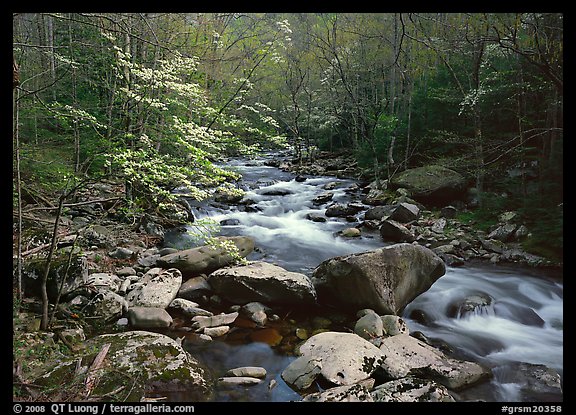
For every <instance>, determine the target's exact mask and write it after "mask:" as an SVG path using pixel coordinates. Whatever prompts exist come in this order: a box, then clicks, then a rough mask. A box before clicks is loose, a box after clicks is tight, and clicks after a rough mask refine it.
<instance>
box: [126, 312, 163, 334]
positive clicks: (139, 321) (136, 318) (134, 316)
mask: <svg viewBox="0 0 576 415" xmlns="http://www.w3.org/2000/svg"><path fill="white" fill-rule="evenodd" d="M128 322H129V323H130V326H132V328H134V329H152V328H166V327H170V325H171V324H172V317H171V316H170V314H168V312H167V311H166V310H165V309H163V308H158V307H131V308H129V309H128Z"/></svg>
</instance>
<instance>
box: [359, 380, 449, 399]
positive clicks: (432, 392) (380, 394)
mask: <svg viewBox="0 0 576 415" xmlns="http://www.w3.org/2000/svg"><path fill="white" fill-rule="evenodd" d="M370 394H371V395H372V398H373V400H374V402H454V398H453V397H452V395H450V392H448V389H446V387H444V386H442V385H440V384H438V383H436V382H434V381H433V380H424V379H419V378H415V377H412V376H408V377H405V378H402V379H397V380H392V381H390V382H386V383H383V384H382V385H378V386H377V387H376V388H374V390H373V391H372V392H371V393H370Z"/></svg>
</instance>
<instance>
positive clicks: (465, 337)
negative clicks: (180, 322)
mask: <svg viewBox="0 0 576 415" xmlns="http://www.w3.org/2000/svg"><path fill="white" fill-rule="evenodd" d="M228 166H230V167H232V168H233V169H235V170H236V171H238V172H239V173H241V174H242V176H243V179H242V181H241V183H240V184H239V185H240V186H241V188H243V190H245V191H246V196H245V198H246V199H250V200H252V201H253V202H254V204H253V205H252V207H255V208H256V210H257V211H253V212H245V211H242V210H241V209H238V207H236V206H232V207H230V208H222V207H213V206H209V205H208V206H204V207H199V208H197V209H196V210H195V212H194V213H195V216H196V218H198V219H202V218H210V219H212V220H214V221H215V222H217V223H219V222H221V221H224V220H229V219H235V221H229V222H228V223H233V225H229V226H223V227H222V229H221V232H220V234H221V235H227V236H232V235H245V236H250V237H252V238H254V240H255V241H256V246H257V250H256V252H254V253H253V254H251V255H250V256H249V257H248V259H249V260H263V261H267V262H271V263H274V264H276V265H279V266H281V267H283V268H285V269H287V270H289V271H295V272H301V273H304V274H306V275H308V276H310V275H311V272H312V270H313V269H314V268H315V267H316V266H317V265H318V264H320V262H322V261H324V260H326V259H328V258H331V257H334V256H339V255H346V254H350V253H356V252H363V251H368V250H372V249H376V248H380V247H383V246H385V245H389V244H388V243H384V242H382V240H381V239H380V236H379V234H378V232H377V231H374V232H372V233H370V232H366V231H365V229H363V230H362V231H363V233H362V237H361V238H343V237H341V236H338V235H337V232H338V231H341V230H343V229H345V228H347V227H351V226H354V225H357V224H358V223H349V222H347V221H346V220H345V219H343V218H327V219H328V220H327V222H323V223H322V222H313V221H311V220H309V219H307V218H306V216H307V214H309V213H312V214H314V213H316V214H321V215H322V214H324V212H325V209H326V204H323V205H320V206H318V205H314V203H313V202H312V200H313V199H314V198H315V197H317V196H319V195H321V194H324V193H326V192H332V193H334V196H333V199H332V201H331V202H340V203H347V202H349V201H352V199H353V200H358V199H359V198H360V197H359V194H358V193H356V194H354V192H353V191H348V192H347V189H350V188H351V186H353V184H354V182H353V181H352V180H346V179H337V178H334V177H315V178H308V179H307V180H306V181H304V182H297V181H296V180H295V179H294V175H293V174H291V173H287V172H283V171H281V170H279V169H277V168H274V167H269V166H266V165H264V160H250V161H248V160H232V161H230V162H229V164H228ZM327 185H329V186H328V187H330V188H332V187H333V188H332V189H331V190H327V189H326V186H327ZM274 194H276V195H274ZM279 194H280V195H279ZM331 202H329V203H331ZM187 244H189V246H187ZM192 244H193V240H192V239H191V238H190V237H188V236H187V234H186V233H182V232H181V231H175V232H168V233H167V234H166V237H165V245H166V246H175V247H178V248H179V249H184V248H187V247H190V246H192ZM561 281H562V278H561V276H557V275H556V276H549V275H546V274H545V273H544V272H540V271H537V270H534V269H527V268H520V267H507V266H501V265H492V264H491V265H467V266H464V267H460V268H451V267H448V268H447V271H446V274H445V275H444V276H443V277H441V278H440V279H438V280H437V281H436V282H435V283H434V284H433V285H432V287H431V288H430V289H429V290H428V291H426V292H425V293H423V294H421V295H420V296H419V297H417V298H416V299H415V300H414V301H412V302H411V303H410V304H409V305H408V306H407V307H406V308H405V310H403V312H402V316H403V318H405V319H406V321H407V323H408V326H409V328H410V331H411V332H412V333H414V332H416V331H420V332H422V333H423V334H424V335H425V336H426V337H428V338H429V339H431V340H432V341H433V342H436V343H438V344H444V345H445V346H447V347H448V349H450V350H451V351H452V352H453V354H454V356H456V357H460V358H463V359H467V360H472V361H476V362H478V363H481V364H484V365H486V366H488V367H490V368H492V369H493V374H494V376H493V378H492V379H491V380H490V381H488V382H485V383H484V384H483V385H481V386H479V387H474V388H470V389H469V390H465V391H462V392H460V396H461V398H462V399H466V400H485V401H502V402H509V401H520V400H524V401H530V400H531V397H530V396H526V395H525V394H523V393H520V389H521V387H522V385H521V384H518V383H515V382H514V381H510V380H509V379H510V378H514V377H513V376H511V375H512V374H513V373H512V372H513V371H514V370H515V366H514V364H515V363H516V362H527V363H532V364H543V365H546V366H548V367H550V368H553V369H555V370H556V371H558V372H559V373H560V375H562V371H563V284H562V282H561ZM351 295H353V294H352V293H351ZM474 295H480V296H483V297H484V298H488V299H489V301H488V302H489V304H487V305H485V306H482V307H478V308H476V309H475V310H474V311H473V312H469V313H463V314H462V313H454V311H453V310H454V307H455V306H456V305H457V304H458V303H459V302H461V301H463V300H464V299H466V298H467V297H469V296H474ZM414 316H424V317H421V318H415V317H414ZM270 344H274V343H270V342H268V343H265V342H260V341H251V340H248V341H246V340H245V339H244V340H243V341H240V342H239V341H234V340H230V339H224V340H222V339H220V340H215V341H213V342H212V343H209V344H204V345H197V344H195V343H194V342H184V346H185V347H186V348H187V349H188V350H189V351H190V352H191V354H192V355H194V356H196V357H197V358H198V359H199V360H201V361H202V362H203V363H205V364H206V366H207V367H209V368H210V369H211V370H212V372H213V374H214V375H215V376H216V377H219V376H222V375H223V374H224V372H225V371H226V370H228V369H231V368H234V367H239V366H262V367H264V368H265V369H266V370H267V371H268V376H267V378H266V380H265V382H262V383H261V384H260V385H256V386H246V387H226V388H219V389H218V390H217V393H216V397H215V400H216V401H292V400H299V399H300V397H299V395H298V394H297V393H296V392H294V391H292V390H291V389H290V388H289V387H288V386H287V385H286V384H285V383H284V382H283V381H282V379H281V377H280V374H281V373H282V370H283V369H284V368H285V367H286V366H287V365H288V364H289V363H290V361H291V360H293V359H294V358H295V357H294V356H289V355H286V354H285V353H282V352H281V351H279V350H277V348H276V347H275V346H271V345H270ZM514 379H515V378H514ZM272 380H273V381H272ZM271 381H272V383H271ZM551 399H553V400H557V399H558V397H557V396H555V397H551ZM178 400H186V399H185V396H180V397H178Z"/></svg>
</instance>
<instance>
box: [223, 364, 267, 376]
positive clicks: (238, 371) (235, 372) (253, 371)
mask: <svg viewBox="0 0 576 415" xmlns="http://www.w3.org/2000/svg"><path fill="white" fill-rule="evenodd" d="M224 376H248V377H251V378H258V379H264V378H265V377H266V369H264V368H263V367H259V366H242V367H237V368H234V369H230V370H229V371H227V372H226V373H225V374H224Z"/></svg>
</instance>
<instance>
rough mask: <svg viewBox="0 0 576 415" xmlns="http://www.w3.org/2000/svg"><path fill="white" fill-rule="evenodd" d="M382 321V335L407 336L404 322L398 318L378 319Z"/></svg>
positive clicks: (385, 317)
mask: <svg viewBox="0 0 576 415" xmlns="http://www.w3.org/2000/svg"><path fill="white" fill-rule="evenodd" d="M380 319H381V320H382V328H383V330H384V334H385V335H387V336H397V335H398V334H408V333H409V330H408V325H407V324H406V321H405V320H404V319H403V318H401V317H398V316H394V315H386V316H382V317H380Z"/></svg>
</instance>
